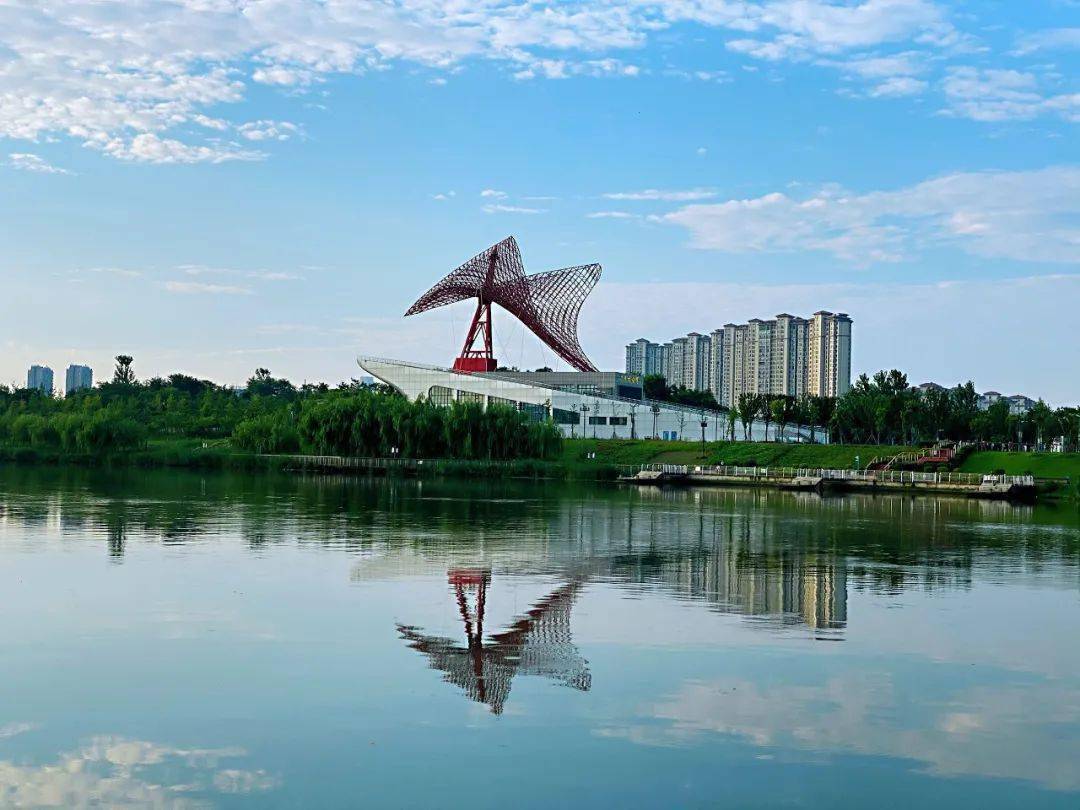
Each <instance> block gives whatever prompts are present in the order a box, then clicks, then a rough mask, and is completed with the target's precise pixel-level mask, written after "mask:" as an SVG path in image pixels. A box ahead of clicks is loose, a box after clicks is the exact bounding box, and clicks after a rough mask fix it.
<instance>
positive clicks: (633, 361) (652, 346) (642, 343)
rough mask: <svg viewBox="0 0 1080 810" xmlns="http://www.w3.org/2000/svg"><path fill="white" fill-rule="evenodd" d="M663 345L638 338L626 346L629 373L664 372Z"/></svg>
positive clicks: (643, 374)
mask: <svg viewBox="0 0 1080 810" xmlns="http://www.w3.org/2000/svg"><path fill="white" fill-rule="evenodd" d="M661 368H662V347H661V346H660V345H659V344H657V343H652V342H650V341H648V340H646V339H645V338H638V339H637V340H635V341H634V342H633V343H631V344H629V345H627V347H626V373H627V374H640V375H642V376H645V375H646V374H662V373H663V372H662V371H661Z"/></svg>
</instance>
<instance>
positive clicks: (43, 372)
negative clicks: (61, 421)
mask: <svg viewBox="0 0 1080 810" xmlns="http://www.w3.org/2000/svg"><path fill="white" fill-rule="evenodd" d="M26 387H27V388H30V389H36V390H38V391H41V392H42V393H43V394H48V395H49V396H52V392H53V370H52V369H51V368H49V367H48V366H30V370H29V371H28V372H26Z"/></svg>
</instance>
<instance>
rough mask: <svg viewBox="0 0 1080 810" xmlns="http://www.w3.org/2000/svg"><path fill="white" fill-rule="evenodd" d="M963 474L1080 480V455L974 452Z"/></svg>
mask: <svg viewBox="0 0 1080 810" xmlns="http://www.w3.org/2000/svg"><path fill="white" fill-rule="evenodd" d="M959 469H960V471H961V472H973V473H992V472H994V471H995V470H1004V471H1005V473H1006V474H1007V475H1025V474H1027V473H1031V474H1032V475H1034V476H1035V477H1036V478H1071V479H1072V480H1073V481H1080V453H1003V452H997V451H993V450H984V451H982V452H979V453H972V454H971V455H970V456H968V457H967V458H966V459H964V463H963V464H961V465H960V468H959Z"/></svg>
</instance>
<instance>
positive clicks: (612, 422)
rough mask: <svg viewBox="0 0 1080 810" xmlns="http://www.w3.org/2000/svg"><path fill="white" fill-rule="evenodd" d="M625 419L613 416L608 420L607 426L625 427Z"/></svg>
mask: <svg viewBox="0 0 1080 810" xmlns="http://www.w3.org/2000/svg"><path fill="white" fill-rule="evenodd" d="M626 422H627V419H626V417H625V416H613V417H611V418H610V419H609V420H608V424H609V425H625V424H626Z"/></svg>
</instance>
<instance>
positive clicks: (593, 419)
mask: <svg viewBox="0 0 1080 810" xmlns="http://www.w3.org/2000/svg"><path fill="white" fill-rule="evenodd" d="M589 424H590V425H606V424H607V417H606V416H590V417H589Z"/></svg>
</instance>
